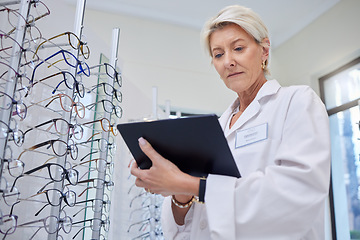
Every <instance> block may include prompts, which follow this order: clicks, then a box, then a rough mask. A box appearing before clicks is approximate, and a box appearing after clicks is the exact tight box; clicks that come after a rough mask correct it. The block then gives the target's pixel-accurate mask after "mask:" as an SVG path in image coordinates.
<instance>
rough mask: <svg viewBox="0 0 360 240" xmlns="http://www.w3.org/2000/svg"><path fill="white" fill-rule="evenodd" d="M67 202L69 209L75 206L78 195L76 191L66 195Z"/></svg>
mask: <svg viewBox="0 0 360 240" xmlns="http://www.w3.org/2000/svg"><path fill="white" fill-rule="evenodd" d="M65 197H66V201H67V204H68V205H69V207H73V206H75V203H76V194H75V192H74V191H67V192H66V193H65Z"/></svg>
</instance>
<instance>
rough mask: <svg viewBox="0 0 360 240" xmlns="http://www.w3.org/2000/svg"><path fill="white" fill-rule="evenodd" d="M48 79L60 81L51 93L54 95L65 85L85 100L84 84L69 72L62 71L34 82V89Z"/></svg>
mask: <svg viewBox="0 0 360 240" xmlns="http://www.w3.org/2000/svg"><path fill="white" fill-rule="evenodd" d="M59 77H60V79H57V78H59ZM48 79H56V80H58V84H57V85H56V86H55V87H54V89H53V91H52V92H51V93H52V94H54V93H55V92H56V91H57V90H58V89H59V87H60V86H61V85H62V84H64V85H65V86H66V87H67V88H68V89H71V90H73V89H74V90H75V93H77V94H78V95H79V97H81V98H83V97H84V95H85V87H84V85H83V84H82V82H80V81H78V80H76V78H75V77H74V75H73V74H72V73H70V72H68V71H64V70H61V71H59V72H57V73H54V74H51V75H49V76H46V77H44V78H42V79H39V80H37V81H35V82H33V84H32V87H33V86H35V85H36V84H38V83H42V82H44V81H45V80H48ZM27 96H28V94H26V95H25V97H27Z"/></svg>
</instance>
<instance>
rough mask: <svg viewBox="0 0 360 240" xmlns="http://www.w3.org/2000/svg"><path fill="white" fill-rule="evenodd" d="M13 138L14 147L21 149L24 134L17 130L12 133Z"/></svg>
mask: <svg viewBox="0 0 360 240" xmlns="http://www.w3.org/2000/svg"><path fill="white" fill-rule="evenodd" d="M13 137H14V142H15V144H16V146H18V147H21V145H22V144H23V143H24V133H23V132H22V131H21V130H19V129H18V130H16V131H14V132H13Z"/></svg>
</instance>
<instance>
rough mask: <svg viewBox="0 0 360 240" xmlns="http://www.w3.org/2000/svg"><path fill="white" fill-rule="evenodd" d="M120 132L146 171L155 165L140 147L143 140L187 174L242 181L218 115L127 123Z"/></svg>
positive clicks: (140, 165)
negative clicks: (216, 176)
mask: <svg viewBox="0 0 360 240" xmlns="http://www.w3.org/2000/svg"><path fill="white" fill-rule="evenodd" d="M117 128H118V130H119V132H120V134H121V136H122V137H123V139H124V141H125V143H126V145H127V146H128V148H129V150H130V152H131V153H132V155H133V157H134V158H135V160H136V162H137V164H138V166H139V167H140V168H142V169H148V168H150V167H151V165H152V163H151V160H150V159H149V158H148V157H147V156H146V155H145V154H144V153H143V152H142V151H141V149H140V147H139V143H138V139H139V138H140V137H143V138H145V139H146V140H147V141H148V142H149V143H150V144H151V145H152V146H153V148H154V149H155V150H156V151H157V152H158V153H159V154H160V155H162V156H163V157H164V158H166V159H168V160H170V161H172V162H173V163H174V164H175V165H176V166H178V167H179V169H180V170H182V171H183V172H185V173H188V174H190V175H193V176H199V177H201V176H207V175H208V174H209V173H211V174H220V175H227V176H233V177H240V172H239V170H238V168H237V166H236V164H235V161H234V158H233V156H232V153H231V151H230V149H229V146H228V144H227V141H226V139H225V136H224V133H223V131H222V129H221V126H220V124H219V121H218V119H217V116H216V115H200V116H191V117H185V118H177V119H165V120H156V121H150V122H132V123H123V124H119V125H117Z"/></svg>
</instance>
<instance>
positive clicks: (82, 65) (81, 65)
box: [30, 49, 90, 84]
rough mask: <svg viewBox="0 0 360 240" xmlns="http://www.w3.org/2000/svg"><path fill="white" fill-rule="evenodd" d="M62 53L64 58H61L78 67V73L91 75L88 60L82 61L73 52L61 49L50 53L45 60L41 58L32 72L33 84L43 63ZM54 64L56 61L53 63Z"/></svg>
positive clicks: (71, 65)
mask: <svg viewBox="0 0 360 240" xmlns="http://www.w3.org/2000/svg"><path fill="white" fill-rule="evenodd" d="M58 55H60V56H61V57H62V59H60V60H64V61H65V62H66V64H67V65H69V66H70V67H73V68H75V69H76V73H77V74H79V73H83V74H84V75H85V76H87V77H89V76H90V69H89V65H87V63H86V62H82V61H80V60H79V59H78V58H77V57H75V56H74V54H72V53H71V52H69V51H67V50H64V49H61V50H59V51H57V52H56V53H54V54H52V55H50V56H49V57H47V58H45V60H40V63H38V64H37V65H36V66H35V68H34V70H33V73H32V76H31V80H30V83H31V84H32V83H33V82H34V80H35V72H36V70H37V68H38V67H40V66H41V65H42V64H44V63H46V62H47V61H48V60H50V59H52V58H54V57H56V56H58ZM53 64H54V63H53Z"/></svg>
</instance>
